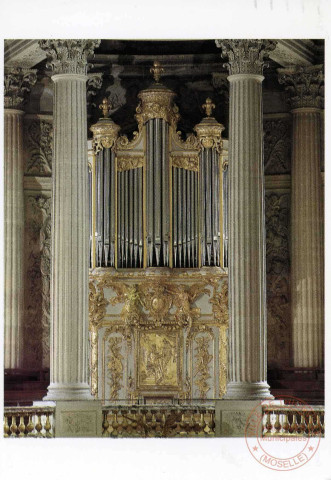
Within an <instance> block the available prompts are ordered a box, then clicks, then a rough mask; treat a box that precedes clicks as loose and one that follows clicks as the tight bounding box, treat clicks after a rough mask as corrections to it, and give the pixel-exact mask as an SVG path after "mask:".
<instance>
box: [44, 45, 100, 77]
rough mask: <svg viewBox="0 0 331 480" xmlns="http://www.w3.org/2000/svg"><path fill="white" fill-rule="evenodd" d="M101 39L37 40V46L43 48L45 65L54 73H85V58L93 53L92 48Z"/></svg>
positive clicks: (95, 46)
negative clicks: (45, 59) (45, 58)
mask: <svg viewBox="0 0 331 480" xmlns="http://www.w3.org/2000/svg"><path fill="white" fill-rule="evenodd" d="M100 42H101V40H76V39H75V40H61V39H53V40H39V46H40V48H41V49H42V50H45V52H46V57H47V66H48V67H49V68H51V69H52V70H53V71H54V74H61V73H64V74H66V73H70V74H77V75H86V72H87V58H88V57H90V56H92V55H93V52H94V49H95V48H97V47H98V46H99V45H100Z"/></svg>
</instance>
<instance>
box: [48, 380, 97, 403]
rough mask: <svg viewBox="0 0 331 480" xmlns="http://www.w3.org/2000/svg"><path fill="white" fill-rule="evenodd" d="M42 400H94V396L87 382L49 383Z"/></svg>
mask: <svg viewBox="0 0 331 480" xmlns="http://www.w3.org/2000/svg"><path fill="white" fill-rule="evenodd" d="M43 400H44V401H53V400H54V401H56V400H94V397H93V395H92V394H91V389H90V386H89V385H88V383H51V384H50V385H49V387H48V388H47V395H46V397H44V398H43Z"/></svg>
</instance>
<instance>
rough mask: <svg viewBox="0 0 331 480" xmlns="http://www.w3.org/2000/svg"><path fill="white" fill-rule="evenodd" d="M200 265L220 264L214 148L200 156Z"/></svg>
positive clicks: (218, 203)
mask: <svg viewBox="0 0 331 480" xmlns="http://www.w3.org/2000/svg"><path fill="white" fill-rule="evenodd" d="M200 160H201V164H200V198H201V200H202V202H201V205H200V224H201V265H202V266H219V265H220V210H219V208H220V194H219V192H220V162H219V155H218V152H217V150H216V149H212V148H205V149H203V150H202V152H201V156H200Z"/></svg>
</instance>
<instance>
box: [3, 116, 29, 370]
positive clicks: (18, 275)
mask: <svg viewBox="0 0 331 480" xmlns="http://www.w3.org/2000/svg"><path fill="white" fill-rule="evenodd" d="M23 115H24V112H23V111H21V110H16V109H7V108H5V118H4V147H5V161H4V164H5V171H4V179H5V198H4V204H5V211H4V215H5V252H4V254H5V338H4V345H5V349H4V362H5V368H6V369H15V368H21V367H22V333H23V332H22V327H23V312H24V304H23V302H24V291H23V260H24V257H23V252H24V249H23V245H24V207H23V206H24V198H23V175H24V168H23Z"/></svg>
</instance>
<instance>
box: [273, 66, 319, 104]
mask: <svg viewBox="0 0 331 480" xmlns="http://www.w3.org/2000/svg"><path fill="white" fill-rule="evenodd" d="M278 73H279V77H278V79H279V83H281V84H283V85H285V90H286V92H287V94H288V97H289V98H288V101H289V103H290V105H291V108H292V109H295V108H323V105H324V72H323V65H313V66H309V67H301V66H300V67H293V68H279V69H278Z"/></svg>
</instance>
